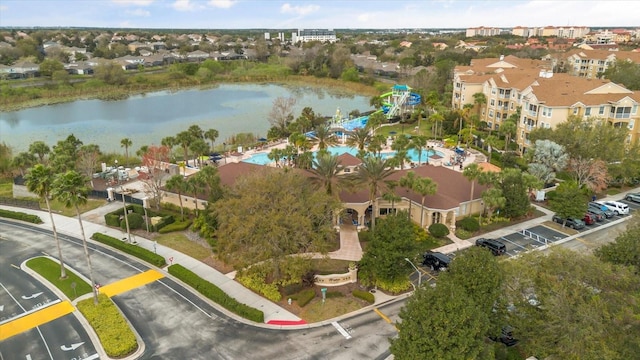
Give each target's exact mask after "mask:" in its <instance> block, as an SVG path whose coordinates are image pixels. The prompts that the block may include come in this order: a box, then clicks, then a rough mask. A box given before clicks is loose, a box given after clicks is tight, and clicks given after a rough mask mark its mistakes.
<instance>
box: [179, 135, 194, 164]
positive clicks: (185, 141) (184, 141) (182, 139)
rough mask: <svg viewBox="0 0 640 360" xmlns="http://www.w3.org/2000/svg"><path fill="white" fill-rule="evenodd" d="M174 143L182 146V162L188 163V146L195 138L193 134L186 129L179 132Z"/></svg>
mask: <svg viewBox="0 0 640 360" xmlns="http://www.w3.org/2000/svg"><path fill="white" fill-rule="evenodd" d="M175 139H176V144H177V145H180V146H181V147H182V156H183V159H184V164H185V165H187V164H188V163H189V147H190V146H191V143H193V141H194V140H195V139H194V138H193V134H191V133H190V132H188V131H182V132H179V133H178V134H177V135H176V137H175Z"/></svg>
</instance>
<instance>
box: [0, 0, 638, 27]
mask: <svg viewBox="0 0 640 360" xmlns="http://www.w3.org/2000/svg"><path fill="white" fill-rule="evenodd" d="M625 8H627V9H629V10H630V11H621V9H625ZM632 8H636V9H637V10H638V11H632ZM0 11H1V12H2V17H1V18H0V28H11V29H16V28H29V29H31V28H46V29H49V28H88V29H149V30H162V29H173V30H178V29H184V30H293V29H296V30H297V29H334V30H335V29H340V30H409V29H456V30H457V29H466V28H474V27H482V26H484V27H488V28H505V29H508V28H514V27H518V26H522V27H545V26H555V27H561V26H565V27H571V26H574V27H582V26H584V27H590V28H591V27H593V28H640V20H639V19H640V18H639V17H638V16H637V13H638V12H640V5H638V4H637V3H635V2H629V1H621V0H617V1H609V2H600V1H593V0H586V1H576V0H564V1H548V0H513V1H501V0H485V1H471V0H421V1H418V0H402V1H395V2H389V1H381V0H368V1H364V0H343V1H337V0H324V1H320V0H316V1H312V0H290V1H282V0H271V1H259V0H73V1H72V0H29V1H24V0H0ZM633 14H636V15H633ZM634 23H635V25H634ZM587 24H591V25H587Z"/></svg>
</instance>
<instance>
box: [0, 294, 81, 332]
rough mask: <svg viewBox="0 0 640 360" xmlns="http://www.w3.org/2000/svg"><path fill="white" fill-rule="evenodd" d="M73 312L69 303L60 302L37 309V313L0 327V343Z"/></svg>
mask: <svg viewBox="0 0 640 360" xmlns="http://www.w3.org/2000/svg"><path fill="white" fill-rule="evenodd" d="M74 310H75V308H74V307H73V305H71V303H70V302H69V301H62V302H58V303H55V304H53V305H50V306H47V307H45V308H38V309H37V311H34V312H32V313H30V314H27V315H24V316H22V317H20V318H18V319H15V320H14V321H11V322H8V323H4V324H2V325H0V341H2V340H6V339H8V338H10V337H12V336H14V335H17V334H20V333H23V332H25V331H27V330H31V329H33V328H35V327H38V326H40V325H42V324H46V323H48V322H49V321H52V320H55V319H57V318H59V317H62V316H64V315H67V314H69V313H72V312H73V311H74Z"/></svg>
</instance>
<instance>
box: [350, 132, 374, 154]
mask: <svg viewBox="0 0 640 360" xmlns="http://www.w3.org/2000/svg"><path fill="white" fill-rule="evenodd" d="M369 141H371V134H370V133H369V130H368V129H367V128H357V129H355V130H353V131H351V132H350V133H349V137H348V138H347V146H349V147H352V148H356V149H358V150H359V151H365V149H366V147H367V143H369Z"/></svg>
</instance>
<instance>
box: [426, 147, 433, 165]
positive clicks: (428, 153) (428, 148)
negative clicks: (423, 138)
mask: <svg viewBox="0 0 640 360" xmlns="http://www.w3.org/2000/svg"><path fill="white" fill-rule="evenodd" d="M432 151H433V145H430V146H427V165H429V158H430V157H431V152H432Z"/></svg>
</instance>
